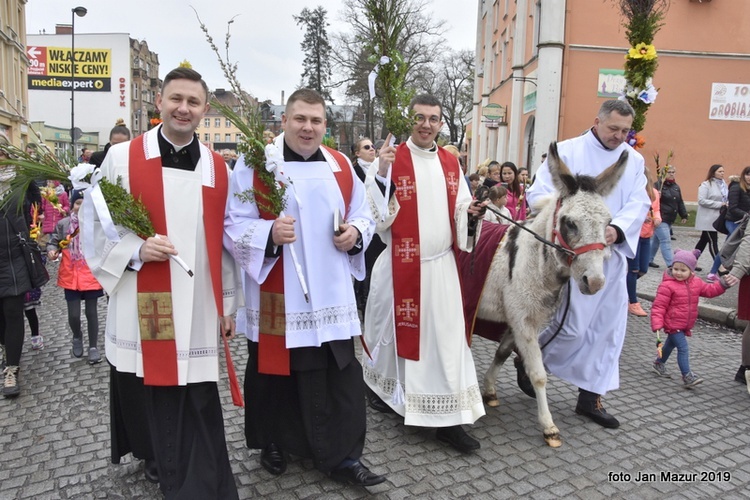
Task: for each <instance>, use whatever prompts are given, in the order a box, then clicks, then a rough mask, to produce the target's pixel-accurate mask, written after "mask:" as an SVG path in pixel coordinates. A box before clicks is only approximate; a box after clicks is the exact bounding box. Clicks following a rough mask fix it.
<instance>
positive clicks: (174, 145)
mask: <svg viewBox="0 0 750 500" xmlns="http://www.w3.org/2000/svg"><path fill="white" fill-rule="evenodd" d="M159 135H161V138H162V139H164V140H165V141H167V142H168V143H169V144H170V145H171V146H172V148H173V149H174V152H175V153H179V152H180V150H181V149H183V148H186V147H188V146H190V144H191V143H192V142H193V141H194V140H195V135H193V137H192V138H191V139H190V141H189V142H188V143H187V144H183V145H182V146H178V145H177V144H175V143H174V142H172V141H170V140H169V138H168V137H167V136H166V135H164V132H163V130H162V129H159Z"/></svg>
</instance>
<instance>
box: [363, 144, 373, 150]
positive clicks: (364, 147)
mask: <svg viewBox="0 0 750 500" xmlns="http://www.w3.org/2000/svg"><path fill="white" fill-rule="evenodd" d="M362 149H367V150H370V149H375V146H373V145H372V144H365V145H363V146H362Z"/></svg>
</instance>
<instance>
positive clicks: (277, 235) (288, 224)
mask: <svg viewBox="0 0 750 500" xmlns="http://www.w3.org/2000/svg"><path fill="white" fill-rule="evenodd" d="M271 237H272V239H273V243H274V244H275V245H285V244H287V243H294V242H295V241H297V236H296V235H295V234H294V217H289V216H284V217H279V218H278V219H276V220H275V221H273V229H272V230H271Z"/></svg>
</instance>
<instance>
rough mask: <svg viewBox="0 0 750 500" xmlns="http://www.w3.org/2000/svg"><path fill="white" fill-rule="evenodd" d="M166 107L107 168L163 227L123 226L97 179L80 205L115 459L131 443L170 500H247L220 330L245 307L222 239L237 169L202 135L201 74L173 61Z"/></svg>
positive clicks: (114, 150)
mask: <svg viewBox="0 0 750 500" xmlns="http://www.w3.org/2000/svg"><path fill="white" fill-rule="evenodd" d="M156 105H157V107H158V108H159V110H160V112H161V117H162V120H163V124H162V125H160V126H158V127H156V128H153V129H151V130H149V131H148V132H146V133H145V134H143V135H141V136H139V137H136V138H135V139H133V140H132V141H129V142H124V143H120V144H117V145H114V146H112V147H111V148H110V150H109V152H108V153H107V156H106V158H105V159H104V162H103V163H102V166H101V174H102V175H103V177H104V178H106V179H108V180H109V181H110V182H111V183H115V182H116V181H117V179H118V178H120V179H121V181H122V184H123V186H124V188H125V189H126V190H127V191H129V192H130V193H131V194H132V195H133V196H134V197H135V198H136V199H141V201H142V202H143V203H144V205H145V206H146V209H147V210H148V212H149V218H150V219H151V222H152V223H153V226H154V229H155V231H156V235H155V236H151V237H146V236H144V238H145V239H143V238H141V237H139V236H137V235H135V234H134V233H132V232H129V231H127V230H125V229H123V228H121V227H119V226H113V225H112V221H111V219H109V218H108V217H107V213H108V212H107V211H106V210H103V208H105V207H102V206H101V202H102V201H103V199H102V198H98V197H97V190H98V187H95V188H94V189H91V190H89V191H87V192H86V194H85V196H84V204H83V207H82V209H81V212H83V216H82V217H81V236H82V241H83V250H84V254H85V256H86V260H87V262H88V264H89V267H90V268H91V271H92V273H93V274H94V276H95V277H96V278H97V280H99V282H100V283H101V284H102V286H103V287H104V289H105V290H106V291H107V293H108V294H109V308H108V312H107V323H106V340H105V346H106V349H105V353H106V357H107V361H108V362H109V363H110V365H111V370H110V399H111V402H110V403H111V404H110V423H111V429H112V461H113V462H114V463H118V462H119V461H120V457H121V456H123V455H125V454H127V453H128V452H132V453H133V455H134V456H136V457H137V458H142V459H145V460H146V478H147V479H149V480H150V481H153V482H158V483H159V485H160V488H161V491H162V493H163V494H164V495H165V497H166V498H230V499H231V498H238V493H237V488H236V485H235V482H234V476H233V475H232V468H231V466H230V464H229V457H228V454H227V447H226V439H225V436H224V419H223V414H222V408H221V401H220V399H219V390H218V386H217V382H218V380H219V378H220V363H219V355H220V353H222V341H221V337H220V336H221V335H222V334H224V335H227V336H229V337H231V336H233V335H234V331H233V330H234V319H233V314H234V313H235V311H236V310H237V309H238V307H239V306H241V305H242V292H241V288H240V286H241V285H240V274H239V272H238V268H237V266H236V264H235V262H234V260H233V259H232V257H231V255H230V254H229V252H227V251H226V250H225V249H224V248H223V245H222V234H223V221H224V211H225V208H226V200H227V196H228V193H229V169H228V168H227V166H226V164H225V163H224V160H223V159H222V158H221V156H219V155H218V154H216V153H212V152H211V151H209V150H208V148H206V147H205V146H203V145H202V144H201V143H200V142H199V141H198V138H197V136H196V135H195V133H194V132H195V129H196V127H197V126H198V124H199V123H200V122H201V120H202V119H203V115H204V114H205V112H206V111H207V110H208V88H207V86H206V83H205V82H204V81H203V80H202V79H201V76H200V74H198V73H197V72H195V71H194V70H192V69H188V68H177V69H175V70H172V71H171V72H170V73H168V74H167V76H166V77H165V79H164V85H163V87H162V90H161V92H160V93H159V95H158V96H157V99H156ZM110 201H111V200H110ZM110 208H111V209H112V210H117V208H116V206H115V204H114V203H110ZM113 230H114V234H113V233H112V231H113ZM174 256H179V258H180V259H182V261H183V262H184V263H186V264H187V266H188V267H189V269H190V270H191V273H192V275H191V274H189V273H187V272H186V271H185V270H184V269H183V268H182V267H180V266H179V265H177V264H176V263H175V260H174V259H173V258H171V257H174ZM236 392H237V394H239V388H238V387H237V391H236Z"/></svg>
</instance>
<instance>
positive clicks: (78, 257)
mask: <svg viewBox="0 0 750 500" xmlns="http://www.w3.org/2000/svg"><path fill="white" fill-rule="evenodd" d="M70 202H71V203H70V216H69V217H65V218H64V219H62V220H61V221H60V222H58V223H57V227H56V228H55V232H54V233H53V234H52V237H51V238H50V241H49V243H48V244H47V256H48V257H49V258H50V259H51V260H54V259H56V258H57V256H58V255H59V254H60V253H62V262H60V269H59V271H58V273H57V286H59V287H60V288H63V289H64V290H65V300H66V302H67V304H68V324H69V325H70V329H71V330H73V356H75V357H76V358H80V357H81V356H83V339H82V337H83V333H82V332H81V300H83V301H85V304H86V305H85V308H86V321H87V323H88V334H89V353H88V360H89V363H90V364H92V365H93V364H96V363H99V362H101V360H102V358H101V355H100V354H99V350H98V349H97V348H96V342H97V337H98V336H99V318H98V316H97V303H96V302H97V299H98V298H99V297H101V296H102V295H103V294H104V293H103V292H102V287H101V285H100V284H99V282H98V281H96V278H94V276H93V275H92V274H91V271H90V270H89V268H88V265H86V260H85V259H84V257H83V254H82V253H81V243H80V236H79V230H78V210H79V209H80V208H81V204H82V203H83V198H82V193H81V192H80V191H73V193H71V196H70Z"/></svg>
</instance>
